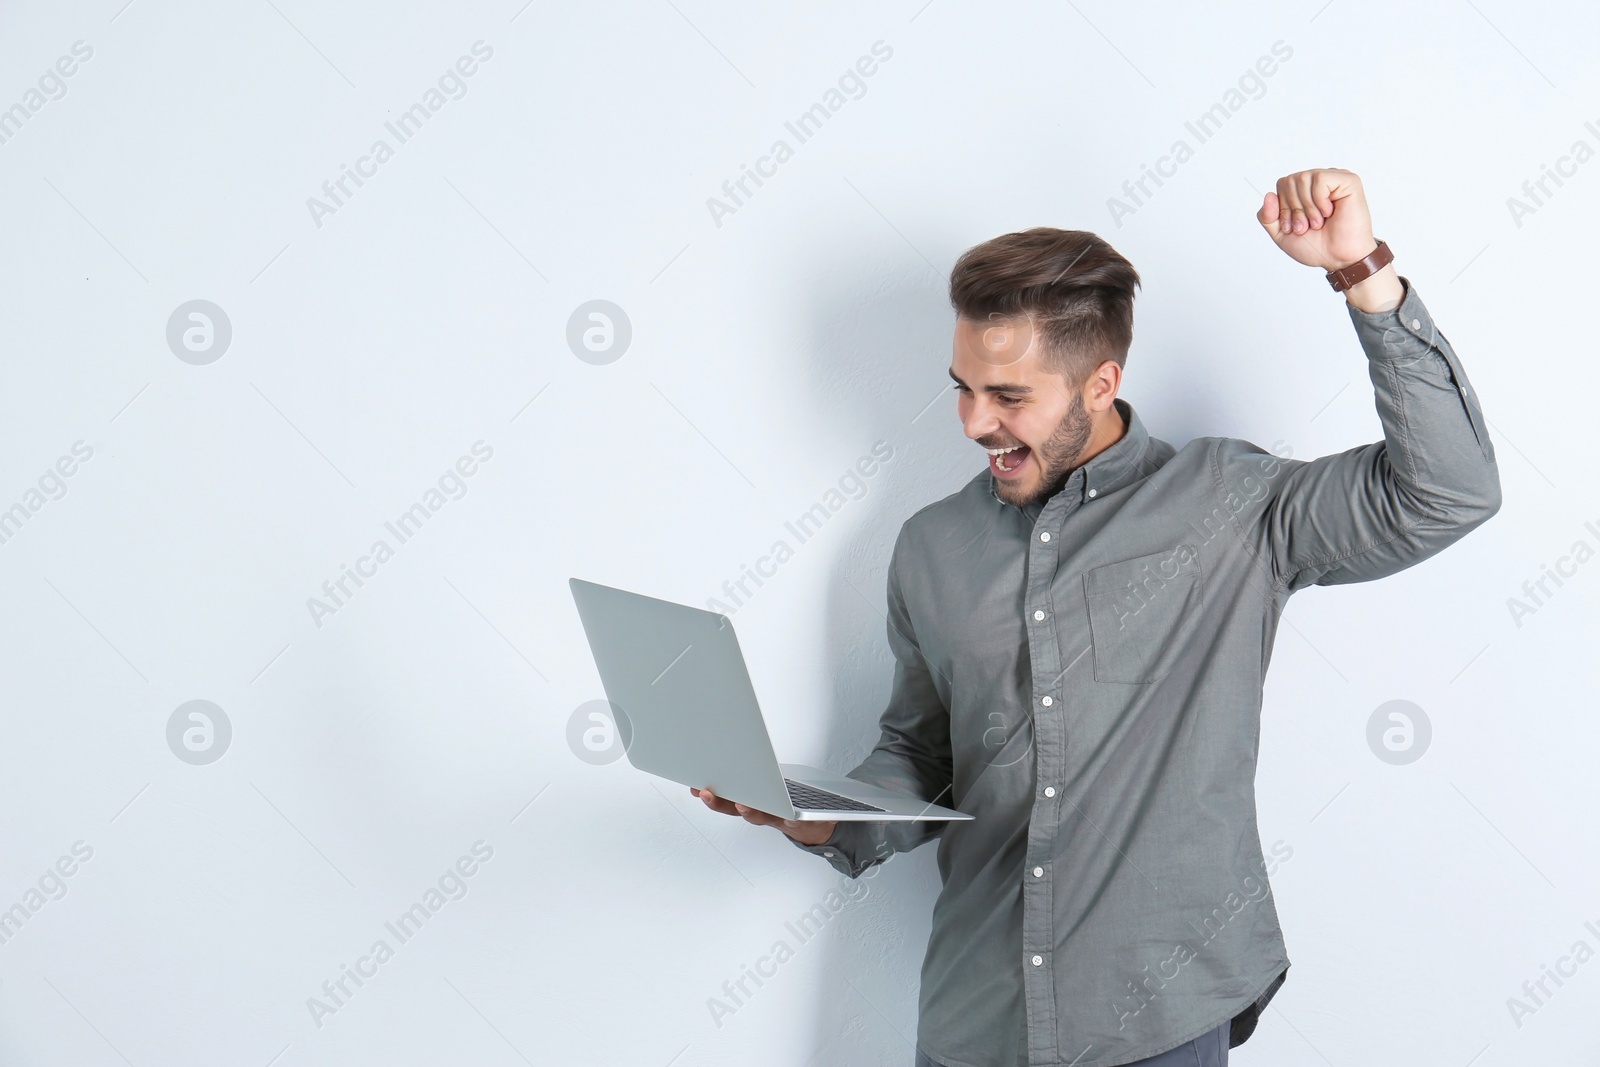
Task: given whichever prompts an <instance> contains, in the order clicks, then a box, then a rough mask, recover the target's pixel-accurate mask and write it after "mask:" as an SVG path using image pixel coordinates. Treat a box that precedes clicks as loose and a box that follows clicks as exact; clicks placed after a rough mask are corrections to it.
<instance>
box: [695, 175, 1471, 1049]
mask: <svg viewBox="0 0 1600 1067" xmlns="http://www.w3.org/2000/svg"><path fill="white" fill-rule="evenodd" d="M1256 218H1257V221H1258V222H1260V223H1261V225H1262V226H1263V228H1265V230H1266V232H1267V233H1268V235H1269V236H1271V238H1272V240H1273V241H1274V242H1276V244H1277V245H1278V247H1279V248H1281V249H1283V251H1284V252H1286V253H1287V254H1288V255H1289V256H1290V257H1291V258H1293V259H1294V260H1296V261H1297V262H1300V263H1304V264H1307V265H1308V266H1314V267H1320V268H1322V269H1323V270H1325V271H1328V272H1329V275H1328V277H1329V282H1330V284H1332V285H1333V286H1334V288H1335V289H1336V290H1340V291H1342V292H1343V293H1344V297H1345V300H1346V301H1347V303H1348V310H1349V313H1350V318H1351V321H1352V323H1354V325H1355V330H1356V336H1357V337H1358V338H1359V340H1360V342H1361V346H1362V348H1363V349H1364V350H1365V352H1366V356H1367V369H1368V373H1369V377H1370V378H1371V380H1372V384H1373V387H1374V390H1375V399H1376V404H1377V409H1378V415H1379V417H1380V419H1381V421H1382V423H1383V432H1384V440H1382V441H1378V442H1375V443H1373V444H1369V445H1364V446H1361V447H1358V448H1352V449H1350V450H1349V451H1346V452H1342V453H1339V454H1337V455H1331V456H1324V457H1321V458H1319V459H1314V460H1311V461H1309V462H1308V461H1304V460H1291V459H1288V458H1285V457H1283V456H1278V455H1273V454H1270V453H1268V452H1266V451H1265V450H1263V449H1261V448H1259V447H1257V446H1256V445H1254V444H1251V443H1249V442H1246V441H1240V440H1234V439H1230V438H1220V437H1206V438H1200V439H1199V440H1195V441H1191V442H1189V443H1188V444H1187V445H1185V446H1184V447H1183V448H1181V449H1175V448H1174V447H1173V446H1172V445H1170V444H1167V443H1166V442H1164V441H1161V440H1158V439H1156V438H1154V437H1151V436H1150V435H1149V434H1148V432H1147V431H1146V430H1145V428H1144V426H1143V424H1142V423H1141V422H1140V420H1139V417H1138V416H1137V415H1136V414H1135V413H1134V410H1133V408H1132V406H1131V405H1130V404H1128V402H1127V401H1125V400H1121V399H1118V398H1117V395H1116V394H1117V389H1118V387H1119V386H1120V385H1121V382H1122V368H1123V362H1124V360H1125V358H1126V355H1127V351H1128V347H1129V343H1130V341H1131V339H1132V305H1133V295H1134V293H1133V290H1134V287H1135V286H1136V285H1138V275H1137V274H1136V273H1135V271H1134V269H1133V267H1132V265H1131V264H1129V263H1128V261H1127V260H1125V259H1123V258H1122V256H1120V255H1118V254H1117V253H1116V251H1115V250H1113V249H1112V248H1111V247H1110V246H1109V245H1108V244H1106V243H1105V242H1104V241H1103V240H1101V239H1100V238H1098V237H1096V236H1095V235H1093V234H1090V233H1085V232H1082V231H1063V230H1051V229H1034V230H1029V231H1027V232H1025V233H1014V234H1007V235H1005V236H1003V237H998V238H995V239H994V240H992V241H989V242H987V243H985V244H982V245H978V246H977V247H975V248H973V249H970V250H969V251H967V252H966V253H965V254H964V255H963V256H962V257H961V259H960V260H959V261H958V262H957V263H956V265H955V268H954V270H953V271H952V273H951V278H950V297H951V302H952V304H953V305H954V306H955V309H956V312H957V319H956V328H955V338H954V345H953V362H952V364H951V367H950V375H951V377H952V378H953V379H955V389H956V391H957V393H958V395H959V399H958V408H959V412H960V416H961V421H962V428H963V429H964V431H965V432H966V435H967V436H968V437H969V438H971V439H972V440H973V441H975V442H977V443H978V444H979V445H981V446H983V447H984V448H985V449H986V450H987V451H988V453H989V465H988V470H987V471H985V472H984V473H983V474H981V475H979V476H978V477H976V478H974V479H973V480H972V481H970V482H969V483H967V485H966V486H965V487H964V488H963V489H961V490H960V491H958V492H956V493H954V494H952V495H951V496H948V497H946V498H945V499H943V500H940V501H938V502H937V503H934V504H930V505H928V506H927V507H925V508H923V509H922V510H921V511H918V512H917V513H916V514H915V515H913V516H911V518H910V519H908V520H907V521H906V523H905V525H904V526H903V527H902V529H901V531H900V535H899V538H898V539H897V541H896V543H895V547H894V552H893V556H892V559H891V562H890V568H889V579H888V604H889V627H888V638H889V645H890V648H891V649H892V651H893V653H894V656H895V669H894V682H893V689H892V693H891V695H890V698H889V704H888V707H887V708H886V709H885V710H884V712H883V715H882V718H881V722H880V726H881V738H880V740H879V741H878V744H877V746H876V747H875V748H874V749H873V751H872V752H871V754H870V755H868V756H867V758H866V760H865V761H863V762H862V764H861V765H860V766H859V767H857V768H856V769H855V770H853V771H851V772H850V774H849V776H850V777H852V778H855V779H857V780H859V781H863V782H872V783H876V784H878V785H882V786H886V787H889V788H895V789H902V790H907V791H911V792H914V793H916V794H917V795H919V796H921V797H924V798H926V799H927V800H929V801H937V802H939V803H942V804H950V805H952V806H954V807H957V808H959V809H960V810H962V811H964V812H967V813H969V814H971V815H973V816H975V818H974V819H973V820H972V821H969V822H959V823H943V822H935V823H909V824H907V823H866V822H841V823H832V822H825V823H817V822H797V821H786V820H783V819H779V818H776V817H775V816H772V815H769V814H767V813H764V812H759V811H755V810H752V809H750V808H747V807H744V806H742V805H735V804H732V803H730V802H728V801H726V800H724V799H722V798H719V797H716V796H714V795H712V794H711V793H710V792H709V791H707V790H693V792H695V793H696V795H698V796H700V797H701V798H702V799H703V800H704V801H705V802H706V804H707V805H709V806H710V807H712V808H713V809H714V810H717V811H720V812H724V813H727V814H737V815H742V816H743V817H744V818H745V819H747V820H749V821H750V822H752V823H757V824H760V825H773V826H777V827H778V828H779V829H780V830H782V831H783V833H785V834H786V835H788V837H789V838H790V839H791V840H793V841H794V843H795V844H796V845H797V846H798V847H800V848H803V849H805V850H806V851H809V852H814V853H817V854H819V855H821V856H823V857H824V858H826V859H827V860H829V861H830V862H831V863H832V864H833V866H834V867H835V868H837V869H838V870H840V871H841V872H843V873H845V874H847V875H849V876H850V877H852V878H854V877H858V876H859V875H860V874H861V873H862V872H863V871H865V870H866V869H868V868H869V867H871V866H873V865H875V864H878V863H881V862H883V861H884V860H885V859H887V858H888V856H889V855H891V854H892V853H894V852H904V851H907V850H910V849H912V848H915V847H917V846H918V845H920V844H922V843H923V842H925V841H928V840H930V839H932V838H933V837H940V844H939V852H938V864H939V870H940V873H941V875H942V876H943V880H944V888H943V890H942V891H941V892H940V894H939V898H938V901H937V902H936V904H935V905H934V911H933V928H932V931H931V934H930V936H929V941H928V952H927V956H926V959H925V960H924V963H923V968H922V989H921V997H920V1014H921V1017H920V1020H919V1024H918V1031H917V1044H918V1052H917V1055H918V1059H917V1063H918V1065H919V1067H929V1065H932V1067H1012V1065H1013V1064H1028V1065H1031V1067H1068V1065H1070V1067H1112V1065H1116V1064H1134V1063H1137V1064H1144V1065H1147V1067H1148V1065H1160V1067H1176V1065H1178V1064H1184V1065H1188V1067H1193V1065H1195V1064H1200V1065H1202V1067H1220V1065H1224V1064H1226V1062H1227V1055H1228V1049H1229V1047H1230V1046H1236V1045H1238V1044H1240V1043H1242V1042H1243V1041H1244V1040H1245V1039H1246V1038H1248V1037H1249V1036H1250V1033H1251V1032H1252V1031H1253V1030H1254V1028H1255V1024H1256V1019H1257V1016H1258V1015H1259V1014H1260V1012H1261V1011H1262V1009H1263V1008H1265V1006H1266V1004H1267V1002H1268V1000H1270V999H1271V997H1272V996H1273V994H1274V993H1275V992H1276V991H1277V989H1278V987H1279V986H1280V985H1281V984H1282V982H1283V981H1284V978H1285V976H1286V973H1287V970H1288V966H1289V959H1288V955H1287V953H1286V951H1285V948H1284V942H1283V937H1282V933H1281V931H1280V929H1279V925H1278V918H1277V912H1276V909H1275V907H1274V905H1273V900H1272V896H1271V892H1270V888H1269V887H1268V885H1267V882H1266V878H1265V876H1266V874H1267V873H1269V872H1270V870H1271V869H1272V866H1271V863H1270V862H1269V861H1268V859H1267V857H1266V856H1265V855H1264V854H1263V851H1262V848H1261V842H1260V838H1259V835H1258V832H1257V827H1256V811H1255V792H1254V782H1255V768H1256V750H1257V741H1258V733H1259V722H1260V711H1261V690H1262V680H1263V676H1264V674H1265V672H1266V668H1267V663H1268V661H1269V660H1270V658H1271V653H1272V642H1273V637H1274V634H1275V632H1276V629H1277V623H1278V619H1279V617H1280V616H1281V614H1282V612H1283V607H1284V604H1285V602H1286V601H1287V600H1288V598H1289V595H1290V594H1291V593H1293V592H1295V591H1297V590H1300V589H1303V588H1305V587H1307V586H1310V585H1333V584H1339V583H1347V582H1360V581H1369V580H1371V579H1374V578H1380V577H1383V576H1384V575H1388V574H1393V573H1395V572H1396V571H1399V570H1403V569H1404V568H1406V567H1409V566H1411V565H1413V564H1415V563H1418V562H1420V561H1422V560H1424V559H1427V558H1428V557H1430V556H1432V555H1434V554H1435V553H1437V552H1439V551H1440V550H1441V549H1443V548H1444V547H1445V546H1447V545H1449V544H1451V543H1452V542H1454V541H1457V540H1459V539H1460V538H1461V537H1463V536H1464V535H1465V534H1466V533H1467V532H1468V531H1470V530H1472V529H1474V528H1475V527H1477V526H1478V525H1480V524H1482V523H1483V522H1484V521H1485V520H1487V519H1488V518H1489V517H1490V516H1491V515H1493V514H1494V513H1495V512H1496V511H1497V510H1499V507H1500V483H1499V473H1498V470H1497V467H1496V464H1495V455H1494V448H1493V446H1492V445H1491V444H1490V441H1489V437H1488V434H1487V432H1486V430H1485V427H1484V419H1483V414H1482V412H1481V410H1480V408H1479V406H1478V400H1477V397H1476V395H1475V394H1474V393H1473V390H1472V387H1471V386H1470V385H1469V384H1468V382H1467V378H1466V374H1465V372H1464V371H1463V370H1462V367H1461V363H1460V361H1459V360H1458V359H1457V358H1456V355H1455V352H1454V350H1453V349H1452V348H1451V346H1450V343H1449V341H1447V340H1446V339H1445V336H1444V335H1443V334H1442V333H1440V332H1439V331H1438V329H1437V328H1436V327H1435V326H1434V324H1433V320H1432V319H1431V318H1430V317H1429V315H1428V312H1427V309H1426V308H1424V307H1423V305H1422V301H1421V299H1420V298H1419V297H1418V295H1417V293H1416V291H1415V290H1414V289H1413V288H1412V287H1411V283H1410V281H1409V279H1407V278H1404V277H1401V276H1399V275H1398V274H1396V272H1395V268H1394V267H1393V266H1392V265H1391V263H1390V260H1391V258H1392V257H1391V253H1390V252H1389V250H1388V246H1387V245H1385V244H1381V243H1379V242H1377V241H1375V240H1374V238H1373V235H1372V225H1371V220H1370V218H1369V216H1368V212H1367V203H1366V197H1365V194H1364V192H1363V190H1362V187H1361V182H1360V179H1359V178H1357V176H1356V175H1355V174H1353V173H1351V172H1350V171H1348V170H1339V169H1317V170H1307V171H1300V172H1297V173H1294V174H1290V175H1288V176H1287V177H1284V178H1281V179H1279V181H1278V183H1277V190H1276V192H1273V193H1268V194H1266V196H1265V197H1264V198H1263V202H1262V205H1261V209H1260V211H1259V212H1257V215H1256ZM1218 269H1225V266H1223V265H1219V268H1218ZM1273 851H1274V854H1275V858H1277V859H1281V858H1286V857H1285V856H1284V855H1283V854H1282V853H1281V852H1279V850H1278V848H1277V847H1275V848H1274V850H1273Z"/></svg>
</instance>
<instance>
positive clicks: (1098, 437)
mask: <svg viewBox="0 0 1600 1067" xmlns="http://www.w3.org/2000/svg"><path fill="white" fill-rule="evenodd" d="M1089 418H1090V420H1091V425H1092V426H1093V429H1091V430H1090V431H1089V443H1088V444H1086V445H1084V446H1083V452H1082V453H1081V454H1080V455H1079V456H1078V462H1077V463H1075V464H1073V466H1075V467H1081V466H1083V465H1084V464H1085V463H1087V462H1089V461H1090V460H1091V459H1093V458H1094V457H1096V456H1098V455H1099V454H1100V453H1102V452H1104V451H1105V450H1106V449H1108V448H1110V447H1111V446H1112V445H1114V444H1116V443H1117V442H1118V441H1120V440H1122V438H1123V436H1124V435H1125V434H1126V433H1127V432H1128V422H1127V420H1126V419H1124V418H1123V417H1122V412H1121V411H1120V410H1119V409H1118V408H1117V405H1116V401H1112V403H1111V406H1110V407H1109V408H1107V409H1106V410H1104V411H1101V412H1096V413H1095V414H1093V415H1091V416H1089Z"/></svg>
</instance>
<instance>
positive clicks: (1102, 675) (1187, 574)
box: [1083, 545, 1201, 684]
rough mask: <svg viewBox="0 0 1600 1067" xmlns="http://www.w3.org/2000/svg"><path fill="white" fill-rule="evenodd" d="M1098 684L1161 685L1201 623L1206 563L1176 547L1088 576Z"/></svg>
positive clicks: (1190, 548)
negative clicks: (1202, 568) (1202, 565)
mask: <svg viewBox="0 0 1600 1067" xmlns="http://www.w3.org/2000/svg"><path fill="white" fill-rule="evenodd" d="M1083 592H1084V597H1085V598H1086V599H1087V600H1088V604H1089V633H1090V640H1091V643H1092V644H1093V645H1094V678H1095V681H1097V682H1131V683H1135V684H1138V683H1145V682H1154V681H1159V680H1160V679H1161V678H1163V677H1164V676H1165V675H1166V674H1167V673H1168V672H1169V671H1171V670H1172V665H1173V663H1174V662H1175V661H1176V659H1177V655H1178V652H1179V647H1178V646H1180V645H1181V644H1182V642H1183V641H1184V640H1185V639H1187V638H1188V637H1189V636H1190V635H1192V633H1193V631H1194V629H1195V627H1196V626H1197V625H1198V624H1199V619H1200V597H1201V582H1200V559H1199V555H1198V553H1197V552H1196V551H1195V548H1194V546H1193V545H1175V546H1173V547H1172V548H1165V549H1162V550H1161V551H1160V552H1151V553H1149V554H1148V555H1144V556H1136V557H1135V558H1133V559H1125V560H1122V561H1120V562H1117V563H1108V564H1106V565H1105V566H1103V567H1096V568H1094V569H1093V570H1091V571H1088V572H1087V573H1085V574H1084V576H1083Z"/></svg>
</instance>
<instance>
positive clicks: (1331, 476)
mask: <svg viewBox="0 0 1600 1067" xmlns="http://www.w3.org/2000/svg"><path fill="white" fill-rule="evenodd" d="M1400 281H1401V284H1402V286H1403V287H1404V289H1405V297H1404V299H1402V300H1401V302H1400V304H1399V306H1398V307H1395V308H1393V309H1391V310H1388V311H1378V312H1365V311H1361V310H1359V309H1357V308H1356V307H1354V306H1353V305H1349V304H1348V303H1347V308H1348V310H1349V313H1350V320H1351V322H1352V323H1353V324H1354V325H1355V330H1356V336H1357V337H1358V338H1359V339H1360V342H1361V347H1362V348H1363V349H1364V350H1365V351H1366V355H1367V372H1368V376H1369V377H1370V378H1371V380H1372V386H1373V390H1374V398H1375V401H1376V404H1377V409H1378V418H1379V420H1380V422H1381V423H1382V424H1383V435H1384V439H1383V440H1382V441H1376V442H1373V443H1372V444H1367V445H1361V446H1359V447H1357V448H1352V449H1349V450H1347V451H1345V452H1340V453H1337V454H1335V455H1330V456H1322V457H1319V458H1317V459H1313V460H1309V461H1307V460H1287V459H1286V460H1279V461H1276V462H1277V463H1281V464H1282V466H1281V468H1278V467H1276V466H1274V467H1272V468H1271V469H1270V470H1269V469H1268V468H1265V467H1262V468H1258V469H1260V470H1262V471H1265V472H1267V473H1266V476H1264V477H1262V478H1261V479H1259V481H1258V482H1256V483H1254V484H1260V485H1266V486H1269V487H1270V488H1269V490H1268V491H1266V492H1265V494H1264V499H1260V500H1259V506H1258V507H1254V508H1240V509H1239V510H1238V511H1237V512H1236V514H1238V516H1239V518H1238V521H1240V522H1241V524H1248V525H1251V526H1254V527H1255V529H1245V530H1241V534H1242V535H1243V536H1245V537H1246V539H1247V540H1249V541H1252V542H1254V543H1255V545H1256V547H1257V548H1258V549H1259V550H1260V551H1261V552H1262V554H1263V555H1264V556H1265V558H1266V561H1267V562H1268V564H1269V565H1270V568H1271V571H1272V577H1273V579H1274V580H1275V581H1276V582H1279V583H1281V584H1283V585H1284V586H1285V587H1287V589H1289V590H1291V591H1292V590H1295V589H1300V588H1304V587H1305V586H1308V585H1336V584H1342V583H1348V582H1364V581H1371V580H1372V579H1375V578H1381V577H1384V576H1386V575H1389V574H1393V573H1395V572H1397V571H1400V570H1404V569H1405V568H1407V567H1409V566H1412V565H1413V564H1416V563H1419V562H1421V561H1422V560H1425V559H1427V558H1428V557H1430V556H1433V555H1434V554H1436V553H1438V552H1440V551H1441V550H1443V549H1444V548H1446V547H1447V546H1449V545H1450V544H1452V543H1454V542H1455V541H1458V540H1460V539H1461V538H1462V537H1464V536H1466V534H1467V533H1469V532H1470V531H1472V530H1473V529H1475V528H1476V527H1478V526H1480V525H1482V524H1483V523H1484V522H1485V521H1487V520H1488V519H1489V518H1490V516H1492V515H1494V514H1495V512H1497V511H1498V510H1499V509H1500V475H1499V470H1498V467H1497V466H1496V463H1495V454H1494V445H1493V444H1492V443H1491V442H1490V440H1489V433H1488V430H1487V428H1486V426H1485V423H1484V418H1483V411H1482V409H1481V407H1480V406H1479V404H1478V397H1477V394H1476V393H1475V392H1474V391H1473V389H1472V384H1471V382H1469V381H1468V380H1467V374H1466V371H1465V370H1464V369H1463V368H1462V365H1461V360H1460V358H1459V357H1458V356H1457V355H1456V352H1455V349H1454V347H1453V346H1452V345H1451V344H1450V341H1449V339H1448V338H1446V337H1445V335H1444V334H1443V333H1442V332H1440V330H1439V328H1438V327H1437V326H1436V325H1435V324H1434V321H1433V318H1432V317H1431V316H1430V315H1429V314H1428V309H1427V308H1426V307H1424V306H1423V303H1422V298H1421V297H1419V296H1418V295H1417V291H1416V289H1415V288H1414V287H1413V286H1412V285H1411V282H1410V280H1409V279H1407V278H1405V277H1401V279H1400ZM1235 444H1238V443H1235ZM1225 445H1226V442H1221V443H1219V449H1218V451H1217V452H1214V453H1213V455H1214V457H1215V462H1216V467H1215V469H1214V473H1215V474H1216V475H1217V477H1218V481H1219V485H1221V486H1222V487H1223V488H1224V489H1225V490H1226V491H1228V492H1230V493H1237V492H1239V490H1238V488H1237V487H1238V485H1239V482H1240V473H1241V470H1243V469H1244V468H1243V462H1252V463H1258V462H1260V459H1261V457H1260V455H1259V453H1257V454H1255V455H1248V454H1246V453H1244V452H1243V451H1242V450H1241V449H1238V448H1235V449H1234V450H1233V451H1234V453H1237V454H1228V453H1227V452H1226V448H1225ZM1244 477H1245V478H1247V479H1248V478H1250V477H1251V476H1250V475H1248V474H1246V475H1244Z"/></svg>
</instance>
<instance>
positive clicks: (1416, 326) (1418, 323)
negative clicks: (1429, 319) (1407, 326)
mask: <svg viewBox="0 0 1600 1067" xmlns="http://www.w3.org/2000/svg"><path fill="white" fill-rule="evenodd" d="M1411 328H1412V329H1413V330H1420V329H1422V320H1421V319H1412V320H1411Z"/></svg>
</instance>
